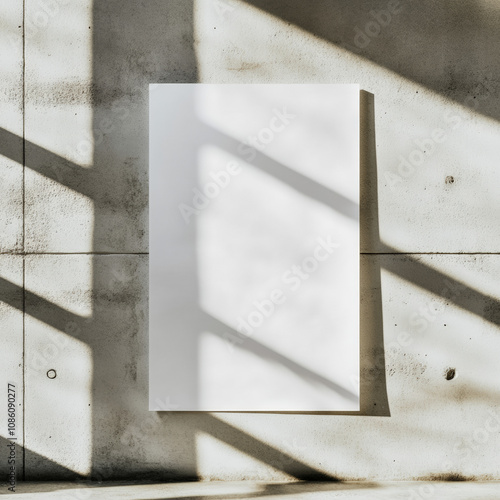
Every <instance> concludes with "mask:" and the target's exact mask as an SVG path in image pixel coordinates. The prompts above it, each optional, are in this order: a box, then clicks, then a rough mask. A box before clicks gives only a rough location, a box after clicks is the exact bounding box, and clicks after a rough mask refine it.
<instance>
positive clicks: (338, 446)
mask: <svg viewBox="0 0 500 500" xmlns="http://www.w3.org/2000/svg"><path fill="white" fill-rule="evenodd" d="M0 9H1V19H2V32H1V35H0V43H1V45H2V51H1V54H2V55H1V58H2V65H1V71H2V78H1V80H0V82H1V83H0V85H1V89H0V100H1V107H2V113H1V114H0V121H1V125H0V126H1V130H0V138H1V143H0V147H1V148H2V149H1V151H0V153H1V155H0V171H1V176H2V183H1V190H2V193H1V196H0V204H1V211H2V217H1V221H0V224H1V233H0V234H1V240H0V250H1V252H2V255H0V299H1V300H2V303H1V305H0V322H1V328H0V332H1V333H0V334H1V336H2V346H3V348H2V351H1V356H2V363H1V368H0V372H1V374H2V381H3V382H2V391H3V392H2V394H4V396H3V397H2V398H3V402H2V403H1V405H0V406H1V407H3V408H5V406H3V405H6V403H5V401H6V384H7V381H10V382H15V383H16V384H17V387H18V390H17V392H18V394H17V396H18V402H19V410H20V415H19V417H18V425H19V426H20V429H24V433H21V432H20V433H19V442H21V441H22V438H23V437H24V440H25V454H24V465H25V470H24V474H25V477H26V478H27V479H35V478H43V479H48V478H68V477H71V478H74V477H76V476H78V475H80V476H93V477H95V478H105V479H111V478H119V477H134V478H138V477H161V478H168V479H178V478H194V477H200V478H204V479H245V478H258V479H263V480H272V479H284V478H326V477H331V478H339V479H380V480H382V479H386V480H387V479H396V480H397V479H414V478H424V477H425V478H429V477H435V478H438V477H439V478H470V479H473V478H474V479H491V478H496V479H500V475H499V470H500V469H499V465H500V458H499V455H498V452H497V451H498V448H499V445H500V437H499V432H500V408H498V401H499V399H498V391H499V389H498V387H499V385H498V383H499V380H500V367H499V364H498V352H499V348H500V331H499V325H500V305H499V304H500V303H499V300H500V291H499V285H498V283H499V279H500V257H499V255H498V253H499V251H500V238H499V236H498V222H497V220H498V216H499V204H498V192H499V188H500V170H499V169H498V158H499V147H500V144H499V141H498V134H499V132H500V126H499V122H498V120H499V119H500V106H499V103H500V100H499V99H498V94H499V80H498V78H499V70H500V60H499V59H498V52H499V47H498V45H499V39H498V29H499V26H500V7H499V6H498V4H497V2H495V1H493V0H485V1H482V2H479V1H471V0H463V1H461V2H454V1H451V0H446V1H443V2H432V1H423V2H413V1H411V0H400V1H399V2H397V1H395V0H392V1H388V0H381V1H375V0H372V1H356V2H351V1H347V0H346V1H326V0H311V1H310V2H303V1H302V0H287V1H284V0H265V1H264V0H248V1H246V2H244V1H238V0H197V1H196V2H195V4H194V5H193V2H192V1H191V0H168V1H165V0H161V1H147V2H138V1H136V0H120V1H115V0H108V1H95V2H94V3H93V4H92V3H91V2H83V1H74V2H67V1H66V0H26V2H25V6H24V12H23V7H22V3H21V2H14V3H13V2H7V1H4V2H2V3H1V6H0ZM382 9H383V10H384V11H385V12H384V13H382V14H380V11H381V10H382ZM387 12H389V14H388V13H387ZM360 30H361V31H363V32H364V34H360ZM23 33H24V38H23ZM367 33H368V34H367ZM150 82H221V83H224V82H245V83H248V82H265V83H268V82H329V83H336V82H338V83H359V84H360V85H361V87H362V88H363V89H364V90H366V91H367V92H369V93H370V94H372V96H371V97H370V96H367V97H366V102H365V108H364V109H365V111H364V114H363V137H362V138H363V151H362V156H363V161H362V166H361V167H362V172H361V173H362V204H361V214H362V221H361V226H362V232H361V241H362V248H361V251H362V255H361V269H362V283H361V285H362V293H361V307H362V318H361V342H362V348H361V351H362V352H361V364H362V370H361V405H362V411H361V414H358V415H342V414H333V415H301V414H295V415H286V414H285V415H284V414H192V413H190V414H171V413H168V412H151V413H150V412H148V411H147V390H148V381H147V340H148V331H147V270H148V256H147V251H148V226H147V199H148V194H147V191H148V130H147V113H148V110H147V84H148V83H150ZM23 165H24V168H23ZM450 368H451V369H455V376H454V377H453V378H451V374H452V371H450V370H449V369H450ZM48 370H55V371H56V377H55V378H52V379H51V378H49V377H48V376H47V371H48ZM447 374H448V375H447ZM447 378H451V379H450V380H448V379H447ZM23 389H24V393H23ZM166 404H168V402H166ZM1 415H2V416H1V422H2V423H1V429H2V430H1V436H2V438H3V440H2V444H5V439H6V438H7V435H6V432H5V429H6V422H5V419H6V416H5V412H4V411H1ZM23 416H24V428H23V427H22V425H23V419H22V417H23ZM2 448H5V447H4V446H2ZM18 451H19V450H18ZM5 453H6V452H5ZM20 458H21V461H20V462H19V461H18V466H19V469H18V472H20V474H21V475H22V465H23V460H22V456H21V457H20ZM0 467H1V468H2V474H3V473H4V472H5V467H6V458H5V460H4V459H0Z"/></svg>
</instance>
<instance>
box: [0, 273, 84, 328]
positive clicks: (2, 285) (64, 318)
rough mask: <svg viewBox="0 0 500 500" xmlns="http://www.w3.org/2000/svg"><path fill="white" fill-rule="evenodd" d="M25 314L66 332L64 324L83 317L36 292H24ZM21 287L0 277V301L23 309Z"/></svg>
mask: <svg viewBox="0 0 500 500" xmlns="http://www.w3.org/2000/svg"><path fill="white" fill-rule="evenodd" d="M24 293H25V303H26V311H25V312H26V314H28V315H29V316H31V317H32V318H35V319H38V320H39V321H42V322H43V323H45V324H47V325H49V326H51V327H53V328H56V329H57V330H59V331H61V332H65V333H67V332H66V331H65V330H66V325H67V324H68V323H69V322H74V321H81V320H84V319H86V318H85V317H82V316H78V315H77V314H74V313H72V312H70V311H68V310H66V309H64V308H62V307H60V306H58V305H57V304H54V303H53V302H50V301H49V300H47V299H44V298H43V297H40V295H37V294H36V293H33V292H30V291H28V290H26V291H25V292H24ZM22 297H23V288H22V287H21V286H19V285H16V284H15V283H12V282H11V281H9V280H6V279H4V278H0V301H1V302H4V303H6V304H8V305H10V306H12V307H15V308H16V309H19V310H20V311H22V310H23V299H22Z"/></svg>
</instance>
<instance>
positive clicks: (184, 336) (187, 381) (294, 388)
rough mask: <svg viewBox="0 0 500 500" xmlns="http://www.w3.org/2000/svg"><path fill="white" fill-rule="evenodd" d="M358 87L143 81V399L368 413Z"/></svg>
mask: <svg viewBox="0 0 500 500" xmlns="http://www.w3.org/2000/svg"><path fill="white" fill-rule="evenodd" d="M359 92H360V91H359V86H358V85H329V84H319V85H315V84H304V85H302V84H277V85H273V84H269V85H254V84H250V85H223V84H221V85H219V84H158V85H151V86H150V111H149V113H150V117H149V127H150V131H149V133H150V177H149V183H150V226H149V231H150V235H149V238H150V264H149V265H150V293H149V308H150V323H149V342H150V345H149V371H150V375H149V377H150V378H149V408H150V410H169V411H191V410H193V411H197V410H200V411H303V412H309V411H311V412H313V411H357V410H359V208H358V207H359Z"/></svg>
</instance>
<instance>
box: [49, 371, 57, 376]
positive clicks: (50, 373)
mask: <svg viewBox="0 0 500 500" xmlns="http://www.w3.org/2000/svg"><path fill="white" fill-rule="evenodd" d="M56 376H57V373H56V371H55V370H49V371H48V372H47V377H49V378H56Z"/></svg>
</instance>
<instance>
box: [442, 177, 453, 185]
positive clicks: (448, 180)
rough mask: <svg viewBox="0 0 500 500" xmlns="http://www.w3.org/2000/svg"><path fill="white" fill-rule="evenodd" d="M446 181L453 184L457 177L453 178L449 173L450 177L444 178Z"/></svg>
mask: <svg viewBox="0 0 500 500" xmlns="http://www.w3.org/2000/svg"><path fill="white" fill-rule="evenodd" d="M444 182H445V183H446V184H453V183H454V182H455V179H454V178H453V176H452V175H448V177H446V179H445V180H444Z"/></svg>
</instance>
